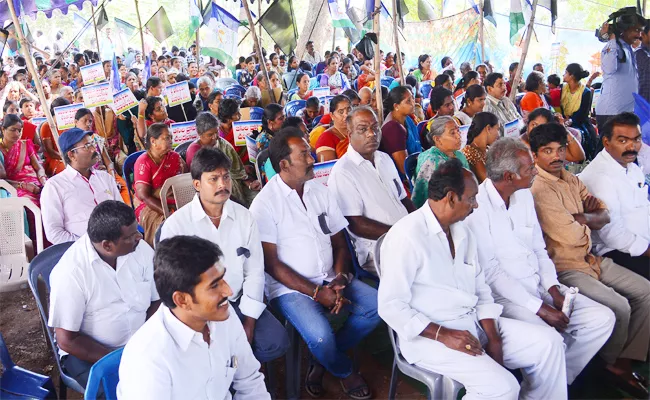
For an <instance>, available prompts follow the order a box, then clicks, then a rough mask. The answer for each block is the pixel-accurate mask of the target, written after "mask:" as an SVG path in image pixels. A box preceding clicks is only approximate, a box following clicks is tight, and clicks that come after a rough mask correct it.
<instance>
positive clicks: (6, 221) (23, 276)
mask: <svg viewBox="0 0 650 400" xmlns="http://www.w3.org/2000/svg"><path fill="white" fill-rule="evenodd" d="M25 208H27V209H28V210H29V211H31V212H32V214H34V226H35V227H36V246H37V247H36V249H37V250H36V251H37V254H40V253H41V252H42V251H43V222H42V221H41V210H40V209H39V208H38V207H36V205H35V204H34V203H32V202H31V201H30V200H29V199H27V198H25V197H7V198H4V199H0V238H2V240H0V292H10V291H13V290H17V289H19V288H20V286H21V285H23V284H24V283H26V282H27V269H28V264H29V260H28V255H27V250H26V248H25V243H26V242H27V241H28V240H29V238H27V237H26V236H25V223H24V215H25V214H24V212H25Z"/></svg>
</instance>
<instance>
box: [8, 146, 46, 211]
mask: <svg viewBox="0 0 650 400" xmlns="http://www.w3.org/2000/svg"><path fill="white" fill-rule="evenodd" d="M2 154H3V155H4V157H5V170H6V171H7V180H10V181H14V182H23V183H32V184H34V185H37V186H41V183H40V182H39V180H38V176H37V175H36V171H34V167H33V166H32V160H31V156H32V155H34V154H36V151H35V150H34V145H33V144H32V142H31V140H19V141H18V142H16V144H14V145H13V146H12V147H11V149H9V151H8V152H5V151H4V150H2ZM16 190H17V191H18V197H27V198H29V199H30V200H31V201H32V202H33V203H34V204H36V205H37V206H38V207H40V206H41V203H40V194H34V193H32V192H30V191H28V190H25V189H20V188H17V189H16Z"/></svg>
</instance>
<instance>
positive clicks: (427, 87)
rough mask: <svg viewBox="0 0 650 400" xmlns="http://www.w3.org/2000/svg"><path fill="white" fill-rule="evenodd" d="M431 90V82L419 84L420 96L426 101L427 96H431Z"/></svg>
mask: <svg viewBox="0 0 650 400" xmlns="http://www.w3.org/2000/svg"><path fill="white" fill-rule="evenodd" d="M431 89H433V87H432V86H431V81H425V82H422V83H420V94H421V95H422V97H424V98H426V99H428V98H429V95H430V94H431Z"/></svg>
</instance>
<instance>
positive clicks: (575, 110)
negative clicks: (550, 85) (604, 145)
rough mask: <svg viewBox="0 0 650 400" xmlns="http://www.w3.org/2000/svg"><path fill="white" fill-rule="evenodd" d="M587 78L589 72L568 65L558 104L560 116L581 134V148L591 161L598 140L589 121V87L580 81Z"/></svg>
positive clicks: (576, 66)
mask: <svg viewBox="0 0 650 400" xmlns="http://www.w3.org/2000/svg"><path fill="white" fill-rule="evenodd" d="M588 76H589V72H587V71H585V70H583V69H582V66H580V64H575V63H574V64H569V65H567V67H566V71H565V72H564V78H563V79H564V82H565V83H566V85H564V86H562V94H561V95H560V104H561V106H562V116H563V117H564V118H565V119H569V120H571V127H573V128H575V129H578V130H579V131H580V133H581V134H582V147H583V149H584V151H585V155H586V157H587V160H592V159H593V158H594V157H595V156H596V154H597V153H598V148H599V139H598V134H597V133H596V129H594V126H593V125H592V124H591V121H590V119H589V117H590V114H591V102H592V97H593V95H592V93H591V89H590V88H589V85H590V84H591V79H589V82H587V85H585V84H584V83H583V82H582V80H583V79H584V78H586V77H588Z"/></svg>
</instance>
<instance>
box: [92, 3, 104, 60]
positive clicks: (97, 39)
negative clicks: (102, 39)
mask: <svg viewBox="0 0 650 400" xmlns="http://www.w3.org/2000/svg"><path fill="white" fill-rule="evenodd" d="M90 10H91V11H92V13H93V27H94V28H95V42H96V43H95V44H96V45H97V55H99V57H100V58H99V59H100V60H101V54H102V50H101V49H100V48H99V33H97V21H95V6H93V5H92V3H91V4H90Z"/></svg>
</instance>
